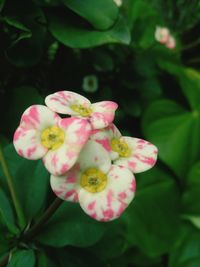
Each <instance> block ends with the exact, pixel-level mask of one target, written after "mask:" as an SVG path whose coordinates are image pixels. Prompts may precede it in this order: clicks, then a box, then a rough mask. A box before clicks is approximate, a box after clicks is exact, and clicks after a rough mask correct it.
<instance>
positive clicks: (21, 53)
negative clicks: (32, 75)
mask: <svg viewBox="0 0 200 267" xmlns="http://www.w3.org/2000/svg"><path fill="white" fill-rule="evenodd" d="M6 7H7V8H6V10H5V13H6V14H7V16H6V18H7V20H8V21H7V23H9V24H10V25H11V26H14V27H15V28H16V29H17V30H18V32H19V31H20V35H19V36H18V32H16V36H18V37H17V38H16V39H14V40H12V41H11V43H10V45H9V47H8V48H7V51H6V55H7V59H8V60H9V61H10V62H11V63H12V64H14V65H16V66H20V67H24V66H32V65H34V64H36V63H37V62H38V60H39V59H40V57H41V55H42V50H43V41H44V38H45V34H46V27H44V24H45V16H44V14H43V12H42V10H41V9H40V7H39V6H37V5H35V4H34V3H33V2H31V1H22V2H21V6H20V8H18V2H17V1H15V0H14V1H13V2H12V4H10V3H9V4H8V5H6ZM13 17H14V18H15V19H13Z"/></svg>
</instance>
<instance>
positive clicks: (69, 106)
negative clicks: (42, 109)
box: [45, 91, 118, 129]
mask: <svg viewBox="0 0 200 267" xmlns="http://www.w3.org/2000/svg"><path fill="white" fill-rule="evenodd" d="M45 103H46V105H47V106H48V107H49V108H50V109H51V110H53V111H55V112H58V113H61V114H68V115H72V116H76V117H79V118H84V119H88V120H89V121H90V123H91V125H92V128H93V129H101V128H105V127H107V126H108V125H109V124H110V123H111V122H112V121H113V119H114V115H115V110H116V109H117V107H118V105H117V104H116V103H115V102H112V101H101V102H97V103H94V104H91V103H90V101H89V100H88V99H87V98H85V97H83V96H81V95H79V94H77V93H75V92H71V91H60V92H56V93H54V94H52V95H48V96H47V97H46V99H45Z"/></svg>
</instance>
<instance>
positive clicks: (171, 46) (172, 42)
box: [165, 36, 176, 49]
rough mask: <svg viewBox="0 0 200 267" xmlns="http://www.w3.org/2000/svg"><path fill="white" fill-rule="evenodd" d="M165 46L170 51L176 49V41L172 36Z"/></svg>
mask: <svg viewBox="0 0 200 267" xmlns="http://www.w3.org/2000/svg"><path fill="white" fill-rule="evenodd" d="M165 46H166V47H167V48H169V49H174V48H175V47H176V40H175V39H174V37H173V36H170V37H169V39H168V40H167V42H166V43H165Z"/></svg>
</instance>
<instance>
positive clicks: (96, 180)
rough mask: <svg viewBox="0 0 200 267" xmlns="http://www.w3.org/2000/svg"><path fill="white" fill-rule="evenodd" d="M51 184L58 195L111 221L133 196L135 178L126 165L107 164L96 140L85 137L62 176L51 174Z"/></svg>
mask: <svg viewBox="0 0 200 267" xmlns="http://www.w3.org/2000/svg"><path fill="white" fill-rule="evenodd" d="M51 187H52V189H53V191H54V193H55V194H56V195H57V196H58V197H59V198H61V199H63V200H66V201H72V202H79V203H80V206H81V208H82V209H83V210H84V211H85V212H86V213H87V214H88V215H89V216H90V217H92V218H94V219H95V220H99V221H111V220H114V219H116V218H118V217H119V216H120V215H121V214H122V213H123V211H124V210H125V209H126V208H127V206H128V205H129V204H130V202H131V201H132V199H133V198H134V195H135V190H136V182H135V178H134V175H133V174H132V172H131V171H130V170H129V169H127V168H125V167H123V166H117V165H112V164H111V159H110V157H109V154H108V153H107V151H106V150H105V149H104V148H103V147H102V146H101V145H100V144H98V143H97V142H94V141H88V143H87V144H86V145H85V147H84V148H83V150H82V151H81V153H80V156H79V158H78V161H77V163H76V164H75V165H74V167H73V168H72V169H71V170H69V171H68V172H67V173H66V174H65V175H63V176H54V175H51Z"/></svg>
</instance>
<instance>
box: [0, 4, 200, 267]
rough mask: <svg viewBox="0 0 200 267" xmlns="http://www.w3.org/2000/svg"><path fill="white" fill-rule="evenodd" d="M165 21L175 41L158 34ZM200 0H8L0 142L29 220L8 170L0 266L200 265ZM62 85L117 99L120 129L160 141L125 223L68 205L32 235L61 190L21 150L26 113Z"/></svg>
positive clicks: (0, 38)
mask: <svg viewBox="0 0 200 267" xmlns="http://www.w3.org/2000/svg"><path fill="white" fill-rule="evenodd" d="M158 25H160V26H164V27H168V28H169V29H170V31H171V32H172V34H173V36H174V37H175V39H176V47H175V49H171V50H170V49H167V48H166V47H164V46H162V45H161V44H159V43H158V42H157V41H156V40H155V37H154V33H155V29H156V26H158ZM199 29H200V1H199V0H193V1H190V0H176V1H173V0H150V1H149V0H123V3H122V5H121V6H120V7H118V6H117V5H116V4H115V3H114V2H113V1H112V0H95V1H93V0H84V1H82V0H29V1H26V0H20V1H17V0H0V66H1V68H0V111H1V114H2V122H1V127H0V141H1V146H3V148H4V154H5V157H6V160H7V163H8V165H9V168H10V172H11V174H12V176H13V179H14V183H15V187H16V192H17V194H18V196H19V199H20V202H21V205H22V207H23V212H24V214H25V216H26V228H25V230H24V229H20V227H19V224H18V222H17V219H16V214H15V211H14V207H13V203H12V201H11V198H10V193H9V192H8V189H7V185H6V182H5V177H4V174H3V172H2V170H0V262H1V263H0V266H7V259H8V258H7V255H8V253H9V252H10V251H11V252H12V253H11V254H10V255H12V256H11V259H10V263H9V265H8V266H9V267H18V266H19V267H27V266H29V267H36V266H38V267H55V266H57V267H64V266H69V267H75V266H76V267H82V266H83V267H84V266H97V267H98V266H99V267H104V266H105V267H106V266H107V267H112V266H115V267H118V266H119V267H128V266H130V267H131V266H134V267H165V266H167V267H199V266H200V198H199V196H200V115H199V114H200V73H199V68H200V55H199V49H200V45H199V44H200V35H199ZM59 90H73V91H76V92H77V93H80V94H83V95H84V96H86V97H88V98H89V99H90V100H92V101H95V102H96V101H100V100H113V101H116V102H117V103H119V110H118V111H117V114H116V119H115V124H116V125H117V126H118V127H119V128H120V129H122V132H123V134H125V135H129V136H134V137H140V138H145V139H148V140H149V141H151V142H153V143H154V144H155V145H157V146H158V148H159V161H158V164H157V166H156V167H154V168H153V169H152V170H150V171H148V172H146V173H144V174H138V175H136V179H137V193H136V197H135V199H134V201H133V202H132V203H131V205H130V207H129V208H128V209H127V211H126V212H125V213H124V214H123V215H122V216H121V218H120V219H118V220H116V221H113V222H110V223H98V222H96V221H93V220H92V219H90V218H89V217H88V216H87V215H85V214H84V213H83V212H82V211H81V209H80V208H79V206H78V205H75V204H70V203H63V204H62V205H61V206H60V208H59V209H58V210H57V211H56V212H55V214H54V215H53V217H52V218H51V219H50V220H49V221H48V222H47V224H46V225H45V227H44V228H43V229H42V230H41V231H40V232H39V233H38V234H37V235H36V236H34V237H32V238H31V239H28V240H26V239H24V237H23V236H24V235H23V232H24V231H27V230H28V229H29V228H30V226H32V225H34V223H35V222H37V221H38V219H39V218H40V216H41V215H42V214H43V213H44V210H45V209H46V208H47V207H48V206H49V204H50V203H51V202H52V200H53V198H54V196H53V193H52V192H51V190H50V186H49V174H48V173H47V172H46V170H45V169H44V168H43V166H42V164H41V162H34V161H27V160H25V159H22V158H20V157H19V156H18V155H17V154H16V152H15V151H14V149H13V145H12V136H13V132H14V130H15V129H16V127H17V126H18V124H19V120H20V117H21V114H22V112H23V111H24V110H25V109H26V108H27V107H28V106H30V105H32V104H43V103H44V97H45V96H46V95H48V94H50V93H52V92H55V91H59Z"/></svg>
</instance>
